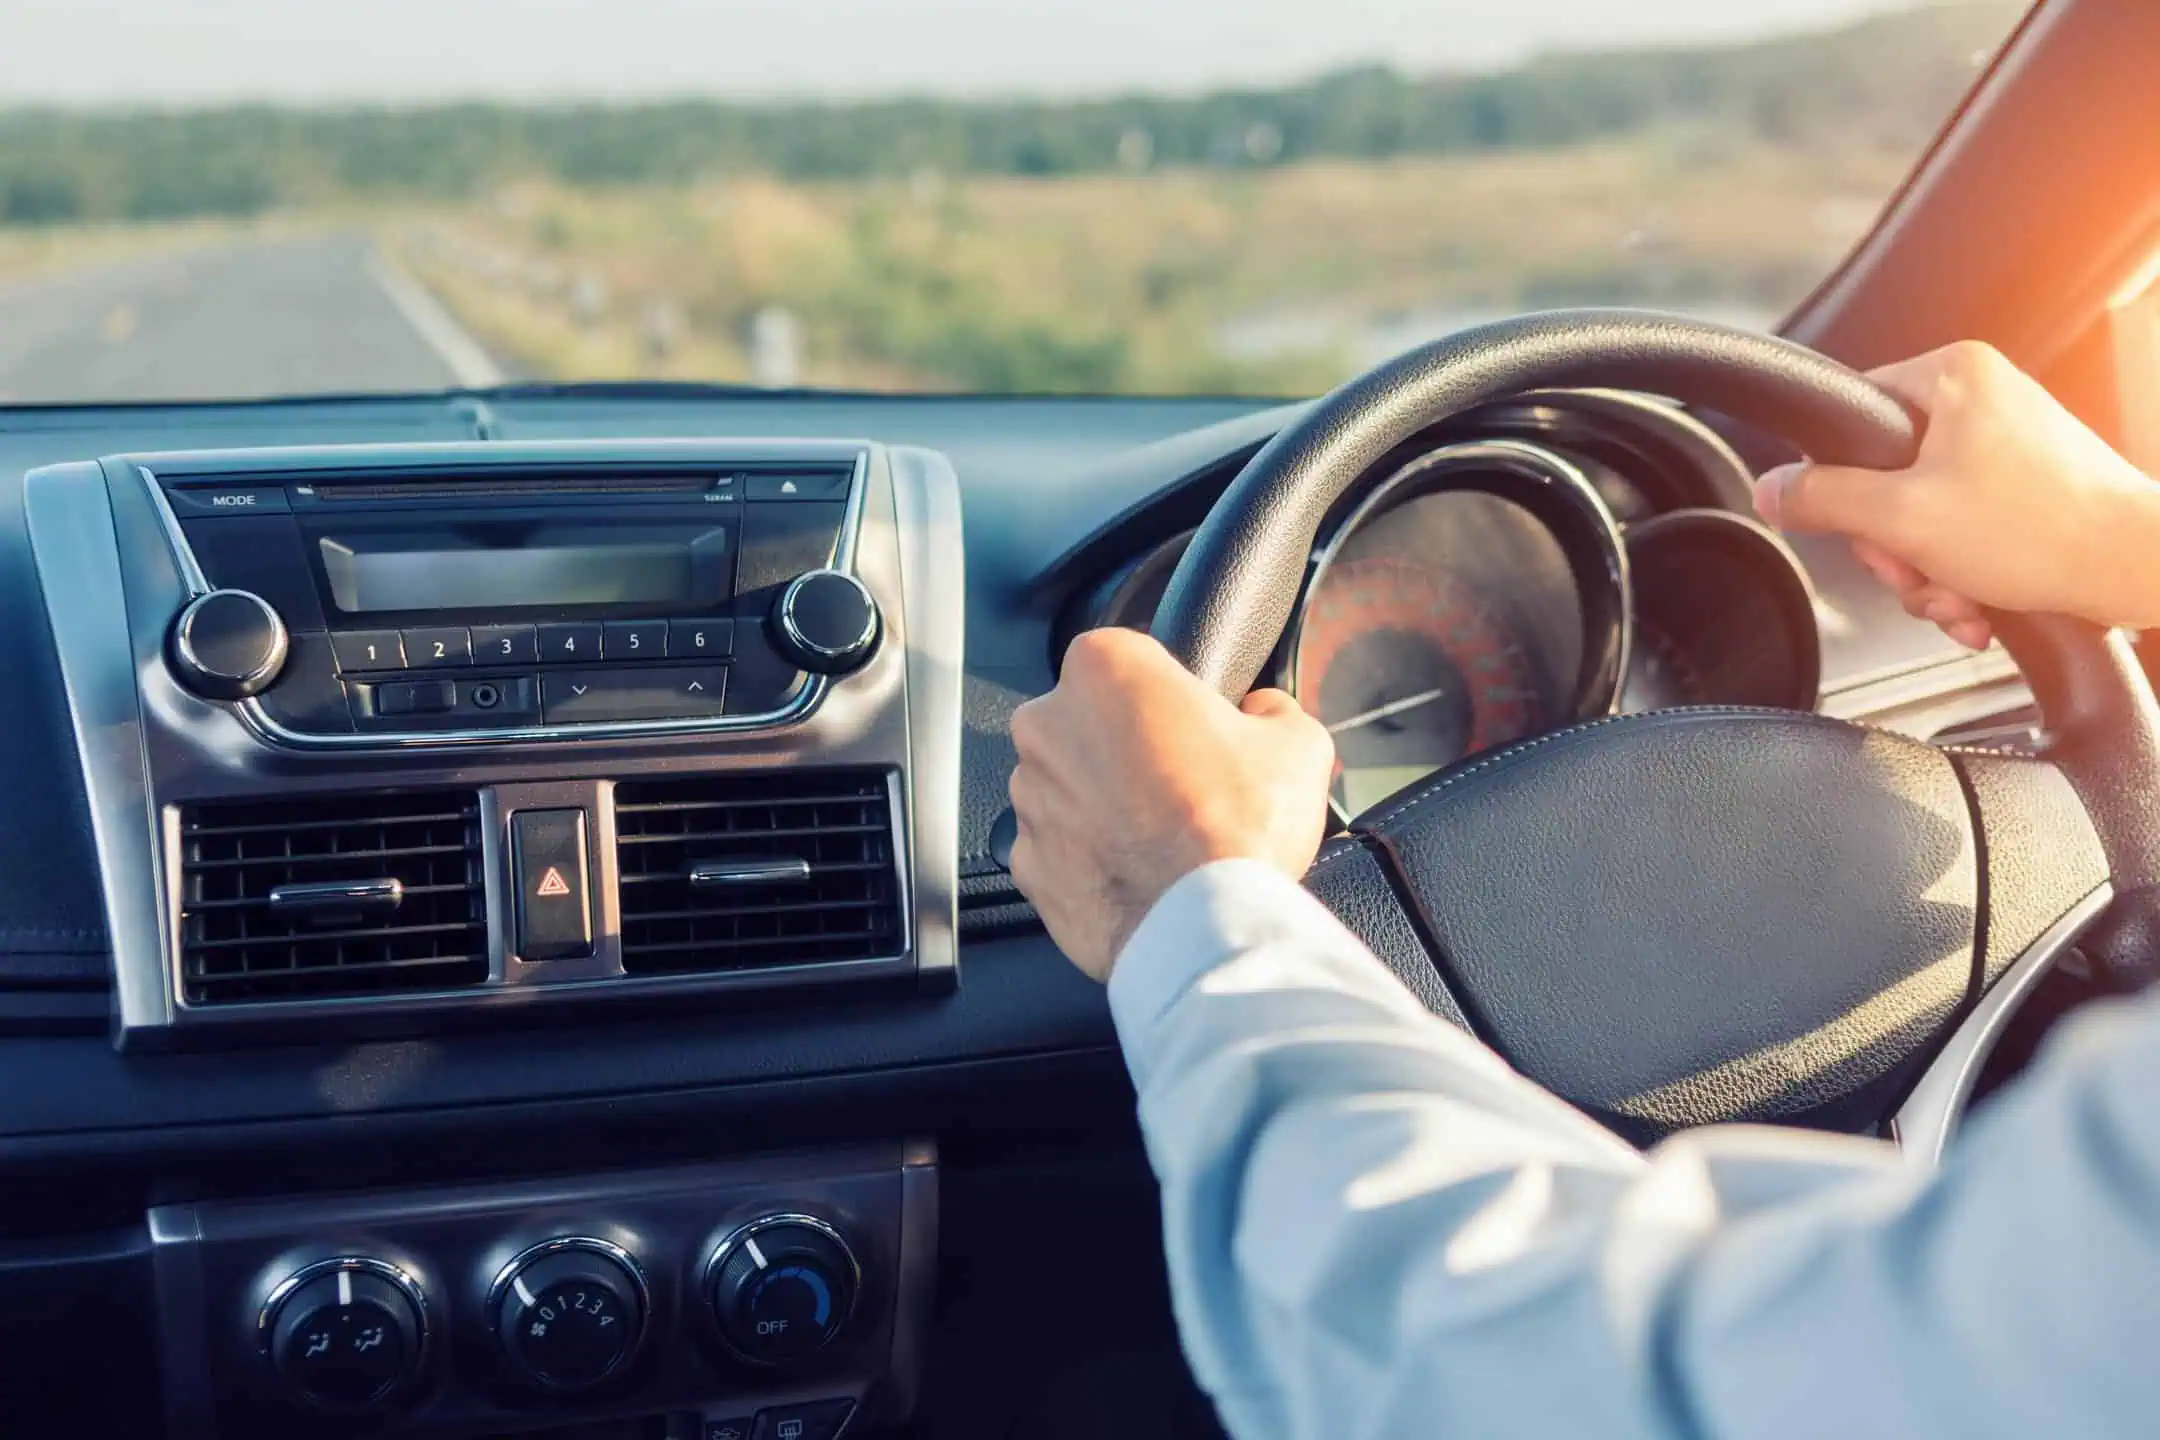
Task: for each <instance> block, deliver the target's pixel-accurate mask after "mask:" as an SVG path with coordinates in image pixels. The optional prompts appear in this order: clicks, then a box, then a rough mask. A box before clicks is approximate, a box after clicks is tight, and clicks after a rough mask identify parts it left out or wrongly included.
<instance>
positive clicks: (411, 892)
mask: <svg viewBox="0 0 2160 1440" xmlns="http://www.w3.org/2000/svg"><path fill="white" fill-rule="evenodd" d="M465 889H466V887H465V886H463V885H407V886H406V887H405V890H404V894H405V898H406V899H408V900H409V899H411V898H412V897H413V896H415V895H462V894H464V893H465ZM250 908H252V909H257V910H268V909H269V908H270V897H269V895H267V894H263V895H243V896H241V897H240V898H239V899H237V900H198V901H196V902H195V903H194V904H192V905H190V906H189V907H188V909H189V911H190V912H193V913H200V912H203V911H207V910H244V909H250Z"/></svg>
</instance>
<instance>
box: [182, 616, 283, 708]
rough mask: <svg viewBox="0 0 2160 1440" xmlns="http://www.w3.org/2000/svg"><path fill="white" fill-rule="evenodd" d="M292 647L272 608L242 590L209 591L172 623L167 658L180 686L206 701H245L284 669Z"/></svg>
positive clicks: (266, 687) (264, 687) (260, 691)
mask: <svg viewBox="0 0 2160 1440" xmlns="http://www.w3.org/2000/svg"><path fill="white" fill-rule="evenodd" d="M289 645H290V641H289V639H288V637H287V636H286V633H285V622H284V620H283V619H281V618H280V617H279V615H278V613H277V611H276V610H274V609H272V608H271V606H270V602H269V601H267V600H265V599H263V598H262V596H260V595H256V594H253V593H251V592H250V591H246V590H212V591H211V592H210V593H209V594H207V595H198V596H196V597H195V598H194V599H193V600H190V601H189V602H188V603H187V608H186V609H184V610H182V611H181V612H180V615H179V618H178V619H176V620H174V621H173V627H172V636H171V640H170V642H169V643H168V644H167V646H166V658H167V660H168V661H170V662H171V665H172V668H173V673H174V674H175V675H176V676H177V677H178V679H179V681H180V683H181V684H182V685H185V686H186V687H187V688H188V689H190V690H192V691H194V692H195V693H196V694H197V695H200V696H202V697H203V698H204V699H206V700H245V699H246V698H247V697H248V696H250V695H257V694H260V693H262V692H263V691H264V690H266V689H268V688H269V687H270V683H271V682H272V681H274V680H276V679H277V677H278V672H279V671H280V670H283V669H284V668H285V656H286V653H287V650H288V648H289Z"/></svg>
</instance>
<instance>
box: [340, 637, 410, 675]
mask: <svg viewBox="0 0 2160 1440" xmlns="http://www.w3.org/2000/svg"><path fill="white" fill-rule="evenodd" d="M330 653H331V654H333V655H335V656H336V657H337V668H338V669H340V670H343V671H346V672H348V673H350V672H352V671H355V670H402V669H404V668H405V645H404V642H403V641H402V640H400V639H399V638H398V632H397V631H395V630H340V631H338V632H336V633H335V634H333V635H332V636H331V637H330Z"/></svg>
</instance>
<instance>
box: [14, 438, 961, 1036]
mask: <svg viewBox="0 0 2160 1440" xmlns="http://www.w3.org/2000/svg"><path fill="white" fill-rule="evenodd" d="M498 450H501V451H507V452H510V453H507V454H504V455H502V456H500V458H499V459H498ZM742 452H747V453H746V454H745V459H746V461H748V462H749V463H755V462H756V461H758V460H767V461H770V460H785V459H788V458H790V457H793V458H803V457H810V458H819V459H827V460H830V459H835V458H837V457H838V456H839V455H840V454H842V453H844V454H846V455H848V456H852V457H863V468H862V472H861V477H860V481H859V483H858V484H857V485H856V487H855V489H854V492H853V496H852V498H851V501H850V505H851V506H852V507H853V509H854V510H855V511H856V513H857V516H858V519H857V522H856V524H855V526H854V528H853V529H852V530H851V532H850V533H851V535H852V537H853V553H852V555H851V557H850V559H851V571H852V573H853V575H854V577H855V578H856V579H857V580H858V581H860V582H861V583H862V584H863V585H864V586H865V588H866V589H867V590H868V591H869V592H870V594H871V595H872V597H873V598H874V599H875V601H876V602H877V605H878V608H879V610H880V613H881V615H882V617H883V625H882V628H883V631H884V635H885V638H886V642H887V643H885V644H883V645H881V646H880V647H879V648H878V649H877V651H876V652H875V653H874V654H873V655H872V656H871V657H870V658H869V659H868V661H867V662H866V663H865V664H864V665H863V666H862V667H861V668H859V669H857V670H855V671H853V672H852V673H850V674H848V675H847V676H845V677H841V678H836V679H833V680H830V681H827V682H824V683H823V684H822V685H821V686H820V687H819V693H818V694H817V695H816V696H815V697H814V703H808V704H806V705H805V707H804V710H803V713H801V714H799V715H797V716H795V718H793V719H792V720H791V721H790V722H789V723H787V724H784V725H775V726H768V727H763V728H752V729H731V730H727V731H726V732H725V733H722V734H715V733H712V732H713V728H714V727H712V726H711V725H710V724H709V723H706V722H693V723H692V725H691V726H690V727H681V726H677V725H674V724H666V723H662V724H644V725H636V726H631V727H626V728H628V729H629V730H631V731H633V732H635V733H608V732H601V733H595V731H596V730H597V728H598V727H585V728H582V729H580V730H578V731H575V732H563V731H558V732H555V733H553V734H551V735H548V736H545V737H536V738H546V739H551V740H555V739H574V740H577V741H579V742H581V743H579V744H576V745H563V744H547V745H524V744H515V745H512V744H493V745H480V746H466V747H462V748H457V749H453V750H444V749H438V748H435V747H432V746H410V747H406V746H400V747H390V748H382V747H377V746H374V745H372V744H370V745H369V746H367V747H363V748H357V749H355V748H340V747H312V746H310V747H295V746H287V745H282V744H276V743H269V742H266V740H265V738H264V737H263V736H262V735H261V734H260V733H259V732H257V731H256V730H255V729H254V728H253V727H252V726H251V725H250V724H249V723H248V722H247V720H246V718H245V716H244V715H243V714H242V713H241V712H242V707H240V706H235V705H228V704H219V703H213V702H209V701H205V700H203V699H201V698H199V697H197V696H195V695H194V694H192V693H190V692H189V691H187V690H185V689H183V688H182V687H181V686H180V685H179V684H178V683H177V682H176V681H175V679H174V678H173V675H172V672H171V670H170V668H169V666H168V663H167V660H166V654H165V646H166V631H167V629H168V627H169V624H170V617H171V616H172V615H173V614H174V613H175V612H176V611H177V610H178V609H180V608H181V607H182V606H183V605H184V604H185V603H186V601H187V599H188V598H189V596H190V594H191V593H194V592H193V591H192V590H191V588H190V586H191V580H190V577H189V576H188V575H187V574H186V573H185V571H186V566H187V561H188V556H187V555H186V554H185V553H183V552H178V551H175V550H174V549H173V548H172V545H171V543H170V539H169V532H168V531H167V530H166V528H165V525H164V522H163V518H162V516H161V514H160V507H159V504H158V501H159V499H160V498H161V494H162V492H160V491H158V490H157V489H155V488H154V487H152V486H150V485H147V484H145V483H143V480H142V476H141V474H140V473H139V472H140V469H141V467H142V465H144V464H145V463H152V464H156V465H161V466H165V467H169V468H174V469H179V470H184V471H186V472H187V473H202V474H210V473H218V474H227V475H235V474H237V475H245V474H247V473H249V472H251V471H254V472H262V471H265V470H269V471H276V470H279V469H280V467H282V469H283V470H284V471H285V472H290V471H291V470H293V469H295V468H304V467H306V466H307V465H310V464H313V465H321V464H323V463H325V460H324V452H321V451H313V450H309V451H264V452H219V453H215V454H207V455H204V456H201V457H196V456H180V455H167V456H156V457H130V458H124V459H116V460H107V461H106V462H103V463H102V464H95V463H86V464H74V465H58V466H48V467H44V468H42V469H40V470H38V471H35V472H32V474H31V475H30V476H29V477H28V479H27V480H26V482H25V502H24V503H25V512H26V516H27V518H28V522H29V527H30V534H31V541H32V546H33V551H34V554H35V558H36V561H37V567H38V573H39V579H40V583H41V585H43V586H44V587H45V591H46V609H47V612H48V616H49V623H50V626H51V630H52V633H53V636H54V644H55V648H56V650H57V651H58V654H59V660H60V666H61V674H62V677H63V680H64V682H65V685H66V690H67V700H68V704H69V710H70V721H71V724H72V726H73V729H74V738H75V743H76V746H77V748H78V751H79V753H80V755H81V757H82V761H83V769H84V773H85V788H86V793H87V796H88V798H89V801H90V813H91V823H92V828H93V835H94V839H95V842H96V846H97V857H98V861H99V868H100V883H101V885H102V888H103V899H104V903H105V911H106V919H107V926H108V931H109V934H110V937H111V944H112V949H113V966H114V977H115V985H114V1009H115V1027H114V1038H115V1042H116V1044H119V1045H121V1046H123V1047H131V1046H134V1045H140V1044H145V1043H152V1042H157V1043H172V1042H171V1041H170V1040H169V1039H167V1038H166V1037H169V1036H172V1035H173V1034H174V1033H175V1032H181V1031H184V1032H187V1033H193V1032H196V1031H202V1032H205V1033H209V1032H224V1031H229V1030H231V1029H234V1028H237V1027H255V1028H261V1027H264V1026H271V1025H277V1026H285V1027H292V1026H298V1025H306V1024H310V1023H320V1022H324V1021H334V1020H339V1019H346V1018H350V1019H359V1018H360V1017H363V1016H371V1017H381V1016H390V1015H396V1016H403V1017H411V1018H412V1019H414V1020H415V1021H416V1022H420V1023H423V1024H424V1023H425V1020H426V1017H429V1016H434V1015H446V1014H449V1013H453V1012H456V1013H469V1012H478V1013H483V1014H485V1013H492V1014H495V1015H497V1016H499V1017H501V1018H503V1019H505V1020H515V1019H517V1018H519V1017H529V1016H531V1014H532V1007H533V1006H534V1005H536V1004H544V1005H547V1006H549V1007H550V1008H554V1007H557V1006H586V1007H590V1006H592V1005H594V1004H596V1003H606V1002H613V1001H618V1000H620V1001H632V1000H646V1001H658V1000H666V1001H670V1002H672V1001H675V1000H679V999H687V998H689V997H691V996H711V997H716V998H717V997H719V996H722V995H726V994H729V993H732V992H735V991H769V990H773V989H778V988H786V987H803V986H820V987H823V986H834V985H846V984H855V983H862V982H871V981H882V982H891V981H904V980H912V981H914V982H915V983H916V984H918V985H926V986H929V987H931V988H934V989H946V988H950V986H951V984H952V977H953V976H954V974H955V973H956V971H957V966H958V954H959V951H958V926H957V907H958V870H957V867H958V850H959V767H960V740H961V704H960V683H961V666H962V645H963V615H964V607H965V591H964V588H963V587H964V580H963V577H962V570H963V566H962V564H961V561H960V544H961V536H960V499H959V485H958V481H957V478H956V477H955V476H954V475H953V473H952V469H951V466H950V464H949V463H948V462H946V460H945V459H944V457H942V456H941V455H938V454H936V453H935V452H931V451H927V450H919V449H906V448H901V449H891V448H887V447H883V446H878V445H874V444H863V443H857V442H847V445H846V446H845V447H844V448H843V447H842V446H840V445H837V444H832V443H824V442H766V441H743V442H740V444H739V445H738V444H735V443H732V442H717V443H716V442H707V441H699V442H695V443H692V442H680V441H668V442H645V441H637V442H622V443H616V442H597V443H588V442H563V443H560V444H548V445H541V446H521V447H509V446H503V447H483V446H469V447H463V448H459V447H446V446H392V447H360V448H356V449H355V450H354V451H352V454H353V455H354V456H359V457H362V458H364V459H366V460H367V461H368V462H369V463H373V464H376V465H378V466H385V467H387V466H390V465H393V464H394V465H396V466H398V467H401V468H411V467H413V466H416V465H419V464H423V463H425V464H434V465H452V464H463V465H466V466H470V465H472V464H475V463H482V461H481V457H482V456H483V455H484V456H485V458H486V462H488V463H514V464H532V463H535V462H536V461H538V460H541V459H546V460H552V461H556V462H561V463H579V464H590V463H593V462H594V460H595V459H596V458H599V457H604V458H606V459H608V460H609V461H611V462H621V463H635V461H636V458H637V457H639V456H658V457H664V458H666V459H668V460H670V461H674V462H684V461H687V460H694V459H696V457H698V456H704V455H714V454H719V455H729V454H735V453H742ZM339 461H340V463H346V464H354V463H360V461H359V460H354V459H347V458H345V456H344V454H343V453H342V452H340V454H339ZM190 467H192V468H190ZM365 738H367V739H368V740H370V741H371V742H372V741H373V740H374V739H375V738H376V737H373V736H370V737H365ZM804 765H818V766H832V767H848V768H871V769H878V770H882V771H884V772H885V773H886V774H887V775H888V776H889V782H888V783H889V785H890V787H891V795H892V813H893V816H894V827H893V829H894V849H895V857H896V858H895V866H896V870H897V873H898V876H899V883H900V896H901V907H902V918H903V929H902V935H901V938H900V940H899V941H898V943H896V945H895V946H894V948H893V952H892V953H891V954H889V955H884V956H878V957H874V958H871V959H866V960H855V961H839V962H799V963H785V964H777V965H774V966H771V967H768V968H762V969H756V970H746V971H723V972H712V973H703V974H700V973H694V972H693V973H685V974H667V975H634V976H630V975H624V974H623V973H622V971H621V965H620V943H619V935H620V925H621V909H620V905H619V903H618V898H617V896H616V894H615V891H614V883H613V880H612V879H611V878H610V877H611V876H612V873H613V869H612V867H613V864H614V858H615V857H614V838H615V836H614V807H613V793H614V782H615V781H617V780H632V779H640V778H645V777H649V776H658V775H700V774H702V775H723V774H757V773H772V772H775V771H785V770H787V769H791V768H796V767H801V766H804ZM432 788H443V789H462V790H467V791H477V792H478V793H479V794H480V797H481V814H482V847H481V848H482V863H483V866H484V869H485V871H486V887H485V888H486V905H487V910H488V916H489V921H490V934H491V940H490V952H491V953H490V961H489V975H488V979H487V980H486V981H485V982H483V983H480V984H476V985H472V986H466V987H459V988H455V989H445V990H439V991H427V992H409V993H402V994H400V993H388V994H381V995H363V996H350V997H337V998H322V999H309V1000H289V1001H245V1002H234V1003H229V1004H224V1005H212V1006H191V1005H187V1004H185V1003H183V1002H182V1000H181V999H180V996H181V995H182V991H183V987H182V985H181V983H180V982H181V978H182V977H181V976H180V974H179V969H178V967H179V966H180V964H181V960H180V957H179V954H178V945H177V943H176V937H177V936H178V933H179V928H178V927H179V922H180V915H181V909H182V904H181V902H182V895H181V880H180V867H179V864H178V857H179V854H180V845H181V837H180V833H179V815H180V810H181V808H182V807H184V806H187V805H192V804H196V803H199V802H205V801H214V800H243V801H244V800H251V799H259V798H279V799H286V800H297V801H301V802H305V801H306V800H307V799H308V798H309V797H311V796H315V795H337V794H350V793H356V792H360V793H365V792H379V791H409V790H418V789H432ZM563 805H578V806H580V807H582V808H584V809H585V810H586V811H587V813H588V814H589V815H590V816H591V817H592V828H593V854H594V863H595V873H596V883H595V891H596V896H595V898H596V906H595V909H596V915H597V919H598V924H599V934H598V936H597V937H596V939H597V941H598V943H597V945H596V950H595V956H594V959H593V960H592V961H590V962H586V961H574V962H554V963H551V964H547V965H536V964H527V963H525V962H522V961H520V960H518V959H517V958H516V957H515V956H513V955H510V954H508V953H507V952H506V949H505V945H506V942H507V940H508V936H507V933H506V929H507V914H506V912H507V909H508V906H507V903H506V901H507V897H506V896H505V894H504V893H503V892H504V886H505V885H506V884H507V883H508V881H507V878H506V877H507V861H506V855H507V852H506V849H505V843H504V842H505V836H506V833H507V817H508V815H509V814H510V813H511V812H512V811H514V810H517V809H520V808H528V807H537V806H557V807H559V806H563Z"/></svg>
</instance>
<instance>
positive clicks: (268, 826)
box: [180, 790, 488, 1005]
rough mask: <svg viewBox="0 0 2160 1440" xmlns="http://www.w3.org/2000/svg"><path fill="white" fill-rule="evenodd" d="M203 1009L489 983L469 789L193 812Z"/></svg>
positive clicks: (193, 926)
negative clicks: (213, 1006)
mask: <svg viewBox="0 0 2160 1440" xmlns="http://www.w3.org/2000/svg"><path fill="white" fill-rule="evenodd" d="M180 876H181V881H180V883H181V892H180V894H181V901H180V955H181V976H182V980H183V987H184V993H185V995H186V997H187V1000H188V1002H189V1003H190V1004H195V1005H216V1004H221V1003H231V1002H235V1001H243V1000H294V999H303V998H310V999H311V998H315V997H319V996H336V995H376V994H382V993H384V992H390V991H412V990H439V989H444V988H447V987H454V986H460V985H477V984H479V983H481V982H482V981H484V980H486V979H487V974H488V936H487V911H486V904H485V898H484V894H483V885H482V871H481V862H480V805H479V800H478V798H477V797H476V796H475V795H474V794H473V792H471V791H469V790H465V791H450V792H436V793H431V794H422V795H368V796H331V797H324V798H319V799H317V798H310V799H306V800H280V801H271V802H264V803H258V804H219V805H201V806H191V807H189V808H187V809H184V810H182V811H181V814H180Z"/></svg>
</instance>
